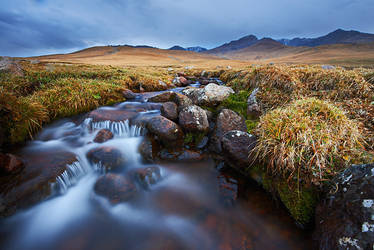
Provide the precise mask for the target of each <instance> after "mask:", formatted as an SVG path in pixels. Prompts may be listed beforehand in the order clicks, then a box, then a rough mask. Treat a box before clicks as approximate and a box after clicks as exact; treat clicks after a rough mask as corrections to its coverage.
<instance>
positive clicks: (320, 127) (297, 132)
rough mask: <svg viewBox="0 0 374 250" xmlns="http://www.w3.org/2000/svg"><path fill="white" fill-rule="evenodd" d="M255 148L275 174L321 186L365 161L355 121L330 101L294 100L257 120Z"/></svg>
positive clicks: (360, 137)
mask: <svg viewBox="0 0 374 250" xmlns="http://www.w3.org/2000/svg"><path fill="white" fill-rule="evenodd" d="M255 134H256V135H257V136H258V138H259V141H258V144H257V146H256V148H255V149H254V152H255V153H256V155H257V157H258V159H259V160H261V161H263V162H265V163H266V164H267V165H268V170H269V171H270V172H271V173H272V174H274V175H283V176H284V177H287V178H288V179H289V180H290V179H296V180H300V179H301V180H303V181H305V182H306V183H313V184H316V185H318V184H320V183H321V182H322V181H324V180H327V179H329V178H331V177H332V176H334V175H335V174H336V173H338V172H339V171H341V170H343V169H345V168H346V167H347V165H348V164H351V163H361V162H363V161H365V151H364V148H363V145H364V143H363V138H362V136H361V134H360V131H359V129H358V125H357V123H356V122H355V121H353V120H350V119H349V118H347V116H346V115H345V114H344V112H343V111H342V110H341V109H339V108H337V107H335V106H334V105H332V104H331V103H329V102H326V101H322V100H318V99H316V98H306V99H301V100H298V101H295V102H293V103H291V104H290V105H288V106H286V107H284V108H278V109H275V110H272V111H270V112H268V113H267V114H266V115H264V116H263V117H261V118H260V122H259V124H258V126H257V128H256V130H255Z"/></svg>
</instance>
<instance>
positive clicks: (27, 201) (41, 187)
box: [0, 149, 77, 217]
mask: <svg viewBox="0 0 374 250" xmlns="http://www.w3.org/2000/svg"><path fill="white" fill-rule="evenodd" d="M22 159H23V160H24V163H25V168H24V169H23V171H21V172H18V173H16V174H14V175H0V199H2V201H3V206H4V207H5V208H3V211H2V212H1V213H0V217H3V216H9V215H11V214H14V213H15V212H16V211H17V210H19V209H24V208H28V207H30V206H32V205H35V204H37V203H38V202H40V201H42V200H44V199H46V198H48V197H50V195H51V194H52V186H51V183H55V182H56V178H57V177H58V176H60V175H61V174H62V173H63V172H64V171H66V169H67V165H68V164H72V163H73V162H76V161H77V159H76V156H75V155H74V154H72V153H69V152H63V151H56V150H52V149H47V150H45V151H43V152H39V153H38V154H35V152H30V153H26V154H22Z"/></svg>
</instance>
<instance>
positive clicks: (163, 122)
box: [147, 116, 184, 147]
mask: <svg viewBox="0 0 374 250" xmlns="http://www.w3.org/2000/svg"><path fill="white" fill-rule="evenodd" d="M147 129H148V131H149V132H151V134H153V135H155V136H156V139H157V140H158V141H160V142H161V143H162V144H163V145H164V146H166V147H174V146H178V145H179V146H180V145H181V144H182V142H183V139H184V133H183V131H182V129H181V128H180V127H179V126H178V125H177V124H176V123H175V122H173V121H170V120H169V119H167V118H165V117H163V116H155V117H153V118H151V119H150V120H149V122H148V123H147Z"/></svg>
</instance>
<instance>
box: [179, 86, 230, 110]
mask: <svg viewBox="0 0 374 250" xmlns="http://www.w3.org/2000/svg"><path fill="white" fill-rule="evenodd" d="M183 93H184V94H185V95H187V96H188V97H189V98H191V100H192V101H193V103H194V104H196V105H199V106H200V105H203V106H209V107H213V106H217V105H219V104H220V103H221V102H222V101H224V100H225V99H226V98H228V97H229V96H230V95H231V94H233V93H235V92H234V90H232V88H230V87H226V86H220V85H217V84H215V83H209V84H208V85H207V86H205V87H204V88H196V89H189V90H187V91H184V92H183Z"/></svg>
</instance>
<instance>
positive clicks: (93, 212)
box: [0, 88, 311, 250]
mask: <svg viewBox="0 0 374 250" xmlns="http://www.w3.org/2000/svg"><path fill="white" fill-rule="evenodd" d="M180 90H181V89H180V88H178V89H174V90H173V91H180ZM154 94H155V93H150V94H144V95H141V96H140V97H139V98H138V99H136V100H133V101H131V102H124V103H120V104H117V105H116V106H114V107H102V108H100V110H101V111H104V112H105V110H108V112H109V111H113V110H115V111H129V112H137V113H138V115H139V116H153V115H158V114H159V113H160V111H159V108H160V105H159V104H155V103H148V102H147V98H148V97H149V96H151V95H154ZM102 128H106V129H109V130H111V132H112V133H113V134H114V138H113V139H111V140H109V141H106V142H104V143H100V144H99V143H95V142H93V139H94V138H95V136H96V134H97V132H98V129H102ZM145 132H146V131H145V130H144V129H143V128H141V127H137V126H135V125H131V124H130V123H129V122H128V121H124V122H110V121H101V122H95V121H93V120H92V118H87V117H86V116H80V117H75V118H71V119H62V120H60V121H56V122H54V123H53V124H51V125H49V126H46V127H45V128H44V129H43V130H42V131H41V132H40V133H39V135H38V136H37V137H36V138H35V140H33V141H31V142H29V143H28V144H27V145H26V146H25V147H24V148H22V149H21V150H19V152H17V154H18V155H20V156H21V157H22V158H24V159H26V160H27V161H28V162H29V163H30V166H31V167H30V168H29V170H27V171H29V172H27V174H26V176H29V177H27V178H26V177H24V178H23V179H22V178H20V179H19V184H17V187H18V188H22V187H23V186H22V185H24V183H27V184H28V185H31V184H30V182H31V181H33V180H34V179H33V178H35V176H38V178H43V177H44V176H45V175H49V174H50V173H51V172H53V171H55V170H53V171H52V167H51V166H52V165H53V164H54V161H55V158H56V157H57V156H59V155H60V152H67V153H68V154H74V155H75V156H76V160H74V161H73V162H70V163H69V164H68V167H67V168H66V170H64V171H63V172H61V173H59V174H58V176H57V177H56V178H55V181H54V182H52V183H51V184H50V185H51V190H52V194H51V195H50V198H48V199H47V200H44V201H43V202H40V203H38V204H36V205H34V206H32V207H31V208H27V209H24V210H20V211H18V212H17V213H16V214H15V215H13V216H11V217H9V218H6V219H2V220H1V221H0V249H4V250H13V249H27V250H32V249H35V250H36V249H38V250H42V249H46V250H47V249H59V250H71V249H87V250H88V249H90V250H92V249H308V248H309V247H310V245H311V244H310V242H311V240H310V238H309V236H308V232H306V231H303V230H301V229H300V228H298V227H297V226H296V225H295V223H294V222H293V220H292V219H291V217H290V216H289V215H288V214H287V211H286V210H285V209H284V208H283V207H282V206H280V205H277V204H276V203H275V202H274V201H273V200H272V198H271V196H270V195H268V194H267V193H266V192H265V191H263V190H262V189H261V188H260V187H258V186H257V185H256V184H255V183H253V182H251V181H249V180H248V179H247V178H244V177H242V176H240V175H238V174H237V173H235V172H233V171H232V170H230V169H229V168H227V167H225V166H222V164H220V165H217V164H216V162H215V161H214V160H213V159H212V158H211V157H206V159H205V160H202V161H200V162H195V163H191V162H188V163H184V162H158V163H157V167H158V168H159V170H160V178H158V179H157V181H156V182H155V183H153V182H152V181H150V180H149V179H147V180H146V181H147V183H146V184H147V185H146V187H144V186H141V185H139V184H137V185H136V187H137V192H136V194H135V196H134V197H133V198H132V199H130V200H128V201H126V202H119V203H111V202H109V201H108V199H107V198H105V197H103V196H100V195H97V194H96V193H95V191H94V186H95V183H96V181H97V180H98V178H100V177H101V176H103V175H104V174H105V172H106V171H105V169H103V167H102V166H101V165H100V164H95V163H92V162H90V161H89V160H88V159H87V156H86V155H87V152H89V151H90V150H92V149H93V148H95V147H98V146H108V147H112V148H116V149H118V150H120V152H121V154H123V155H124V156H125V157H126V159H127V163H126V166H127V167H126V169H125V170H122V171H117V173H116V174H120V175H127V174H128V173H129V172H131V171H136V170H137V169H144V168H145V167H149V166H155V164H146V163H144V161H143V159H142V157H141V155H140V154H139V153H138V146H139V144H140V143H141V142H142V139H143V137H144V135H145ZM52 159H53V160H52ZM32 185H37V183H35V184H32ZM9 192H10V194H11V192H12V190H9Z"/></svg>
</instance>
